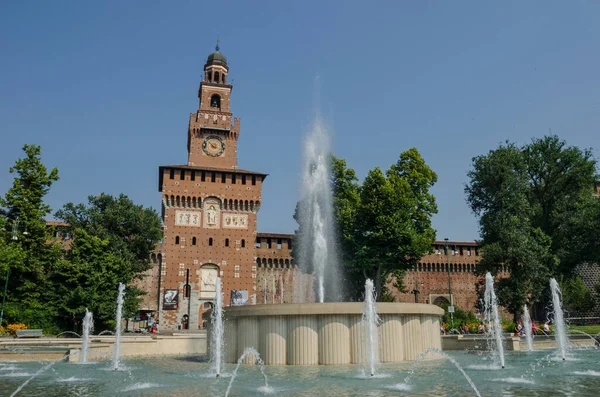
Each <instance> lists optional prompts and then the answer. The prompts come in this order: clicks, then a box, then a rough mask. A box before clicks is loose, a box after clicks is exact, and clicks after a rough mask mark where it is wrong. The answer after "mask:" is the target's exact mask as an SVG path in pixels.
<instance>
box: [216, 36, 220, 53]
mask: <svg viewBox="0 0 600 397" xmlns="http://www.w3.org/2000/svg"><path fill="white" fill-rule="evenodd" d="M220 42H221V40H219V39H217V45H216V46H215V50H216V51H219V50H220V49H221V47H219V43H220Z"/></svg>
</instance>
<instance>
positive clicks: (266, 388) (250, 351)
mask: <svg viewBox="0 0 600 397" xmlns="http://www.w3.org/2000/svg"><path fill="white" fill-rule="evenodd" d="M248 354H254V357H256V362H257V363H258V366H259V367H260V373H261V374H262V376H263V378H264V380H265V385H264V387H262V388H261V389H263V391H264V392H265V393H266V392H268V391H270V390H271V388H270V387H269V382H268V380H267V374H266V373H265V364H264V363H263V361H262V359H261V358H260V354H258V352H257V351H256V349H255V348H253V347H247V348H246V349H244V352H243V353H242V355H241V356H240V358H239V360H238V362H237V365H236V367H235V371H233V375H231V380H230V381H229V385H228V386H227V391H226V392H225V397H228V396H229V392H230V391H231V386H233V381H234V380H235V377H236V376H237V373H238V370H239V369H240V365H242V362H243V361H244V359H245V358H246V356H247V355H248Z"/></svg>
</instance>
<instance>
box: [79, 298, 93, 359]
mask: <svg viewBox="0 0 600 397" xmlns="http://www.w3.org/2000/svg"><path fill="white" fill-rule="evenodd" d="M93 330H94V316H93V315H92V312H90V311H88V309H87V308H86V309H85V316H84V317H83V341H82V346H81V362H83V363H87V360H88V351H89V348H90V333H91V332H92V331H93Z"/></svg>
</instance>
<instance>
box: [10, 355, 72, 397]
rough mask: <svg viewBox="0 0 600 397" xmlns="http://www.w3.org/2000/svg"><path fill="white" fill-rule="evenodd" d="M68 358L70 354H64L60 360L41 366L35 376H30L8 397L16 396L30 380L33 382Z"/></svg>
mask: <svg viewBox="0 0 600 397" xmlns="http://www.w3.org/2000/svg"><path fill="white" fill-rule="evenodd" d="M69 356H70V354H66V355H64V356H62V357H61V358H59V359H58V360H55V361H52V362H50V363H48V364H46V365H44V366H43V367H42V368H40V369H39V370H38V371H37V372H36V373H35V374H33V375H32V376H31V377H30V378H29V379H27V380H26V381H25V382H23V383H22V384H21V386H19V388H18V389H17V390H15V391H14V392H13V393H12V394H11V395H10V397H14V396H16V395H17V394H18V393H19V392H20V391H21V390H23V388H24V387H25V386H27V385H28V384H29V382H31V381H32V380H34V379H35V378H36V377H37V376H38V375H41V374H42V373H44V372H46V371H47V370H48V369H50V368H52V366H53V365H54V364H56V363H57V362H59V361H62V360H64V359H66V358H68V357H69Z"/></svg>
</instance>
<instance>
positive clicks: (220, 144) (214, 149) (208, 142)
mask: <svg viewBox="0 0 600 397" xmlns="http://www.w3.org/2000/svg"><path fill="white" fill-rule="evenodd" d="M202 150H204V153H206V154H207V155H209V156H212V157H219V156H220V155H222V154H223V152H224V151H225V142H224V141H223V138H221V137H220V136H216V135H210V136H207V137H206V138H204V142H203V143H202Z"/></svg>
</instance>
